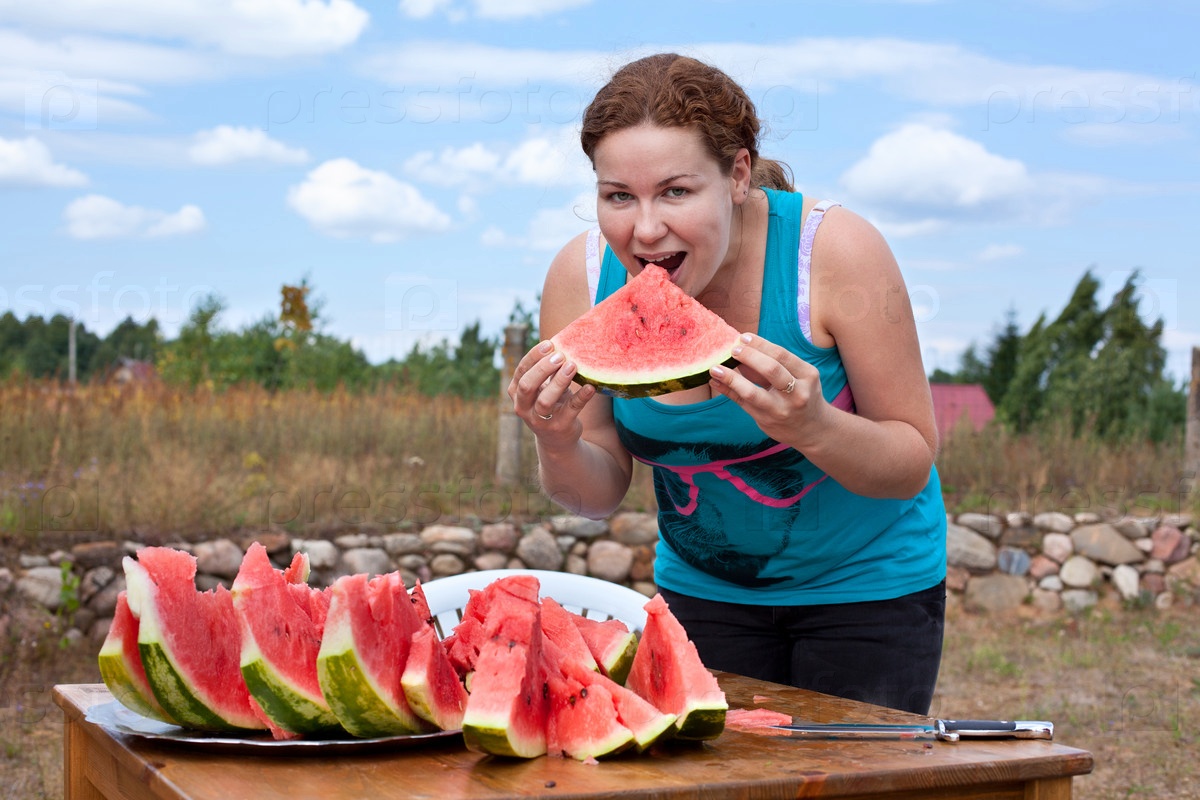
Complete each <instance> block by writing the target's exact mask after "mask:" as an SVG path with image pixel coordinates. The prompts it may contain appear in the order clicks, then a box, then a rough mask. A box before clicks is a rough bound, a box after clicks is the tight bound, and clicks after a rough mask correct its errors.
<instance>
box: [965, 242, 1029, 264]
mask: <svg viewBox="0 0 1200 800" xmlns="http://www.w3.org/2000/svg"><path fill="white" fill-rule="evenodd" d="M1023 255H1025V248H1024V247H1022V246H1021V245H1019V244H989V245H988V246H987V247H985V248H983V250H981V251H980V252H979V255H977V256H976V258H978V259H979V260H980V261H1000V260H1001V259H1005V258H1016V257H1017V256H1023Z"/></svg>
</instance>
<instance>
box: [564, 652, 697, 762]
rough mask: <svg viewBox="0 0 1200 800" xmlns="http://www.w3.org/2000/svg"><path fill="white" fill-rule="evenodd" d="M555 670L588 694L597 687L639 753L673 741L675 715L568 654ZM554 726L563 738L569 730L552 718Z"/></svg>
mask: <svg viewBox="0 0 1200 800" xmlns="http://www.w3.org/2000/svg"><path fill="white" fill-rule="evenodd" d="M552 648H553V644H551V645H549V646H547V649H548V650H550V649H552ZM554 667H555V669H557V670H558V671H559V672H562V673H563V674H565V675H567V676H569V677H571V678H573V679H575V680H576V681H578V682H579V683H580V684H582V685H583V687H584V688H586V689H587V690H588V692H591V691H592V690H593V688H598V689H599V691H600V692H601V693H602V695H603V696H606V697H609V698H610V699H611V701H612V704H613V709H614V711H615V713H616V721H617V722H618V723H620V724H621V725H622V726H624V727H625V728H627V729H629V732H630V733H631V734H632V737H633V744H634V745H635V746H636V748H637V751H638V752H639V753H640V752H642V751H644V750H646V748H648V747H650V745H652V744H654V743H655V742H658V741H661V740H663V739H668V738H671V737H672V736H673V735H674V733H675V727H674V726H675V715H674V714H667V713H664V712H662V711H659V710H658V709H657V708H655V707H654V705H653V704H651V703H650V701H648V700H645V699H643V698H642V697H641V696H639V695H638V694H636V693H635V692H633V691H631V690H630V689H626V688H625V687H624V686H621V685H620V684H619V683H617V682H616V681H614V680H612V679H611V678H609V677H606V676H605V675H602V674H601V673H599V672H596V671H594V670H592V669H589V668H588V667H587V666H586V664H584V663H581V662H580V661H578V660H576V659H573V658H569V657H565V654H564V657H563V658H561V659H560V660H559V661H558V662H557V663H556V664H555V665H554ZM589 696H590V695H589ZM554 726H557V727H558V729H559V731H560V733H559V734H558V735H559V736H560V737H562V736H564V734H562V733H561V730H562V729H563V728H564V726H566V727H568V728H569V723H564V722H562V721H555V720H554V719H553V715H552V721H551V727H552V728H553V727H554ZM598 729H599V728H598V727H595V728H588V729H586V730H583V731H573V732H571V734H570V735H569V736H573V737H575V738H579V737H581V736H583V737H586V736H587V735H588V734H589V731H590V732H591V733H595V731H596V730H598ZM547 735H549V734H547ZM568 738H569V737H568ZM597 745H598V743H593V744H591V745H590V747H592V748H596V747H597Z"/></svg>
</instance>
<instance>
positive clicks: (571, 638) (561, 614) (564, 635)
mask: <svg viewBox="0 0 1200 800" xmlns="http://www.w3.org/2000/svg"><path fill="white" fill-rule="evenodd" d="M573 616H579V615H578V614H573V613H572V612H570V611H567V610H566V609H565V608H563V607H562V606H560V605H559V604H558V601H556V600H555V599H554V598H552V597H545V598H542V631H543V632H544V633H545V634H546V638H547V639H549V640H550V641H552V642H554V644H555V645H556V646H557V647H558V648H559V649H560V650H562V651H563V657H564V658H570V659H572V660H574V661H578V662H580V663H582V664H584V665H585V666H587V667H588V668H589V669H594V670H599V669H600V667H599V665H598V664H597V663H596V659H595V657H593V656H592V651H591V649H589V648H588V644H587V642H586V641H584V638H583V634H582V633H580V632H579V628H578V627H577V626H576V625H575V622H574V621H573V620H572V619H571V617H573Z"/></svg>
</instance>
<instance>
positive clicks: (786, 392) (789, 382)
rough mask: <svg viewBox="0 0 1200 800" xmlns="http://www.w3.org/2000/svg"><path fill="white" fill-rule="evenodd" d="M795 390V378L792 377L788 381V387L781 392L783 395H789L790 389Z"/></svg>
mask: <svg viewBox="0 0 1200 800" xmlns="http://www.w3.org/2000/svg"><path fill="white" fill-rule="evenodd" d="M795 388H796V376H795V375H793V376H792V379H791V380H790V381H788V385H787V386H785V387H783V389H782V391H783V393H784V394H791V393H792V389H795Z"/></svg>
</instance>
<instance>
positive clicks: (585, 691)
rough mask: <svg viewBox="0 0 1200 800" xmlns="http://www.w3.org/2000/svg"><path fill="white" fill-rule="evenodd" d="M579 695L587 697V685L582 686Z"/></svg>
mask: <svg viewBox="0 0 1200 800" xmlns="http://www.w3.org/2000/svg"><path fill="white" fill-rule="evenodd" d="M579 696H580V697H587V687H586V686H584V687H583V688H582V689H580V690H579Z"/></svg>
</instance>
